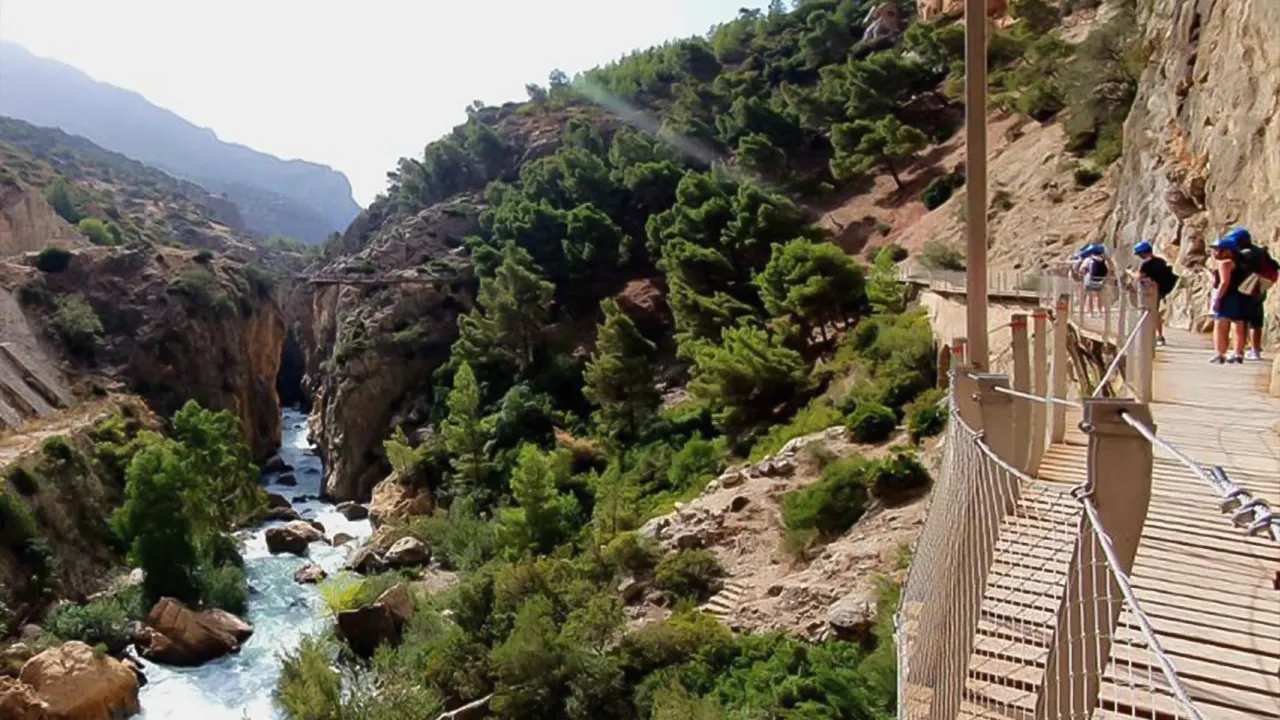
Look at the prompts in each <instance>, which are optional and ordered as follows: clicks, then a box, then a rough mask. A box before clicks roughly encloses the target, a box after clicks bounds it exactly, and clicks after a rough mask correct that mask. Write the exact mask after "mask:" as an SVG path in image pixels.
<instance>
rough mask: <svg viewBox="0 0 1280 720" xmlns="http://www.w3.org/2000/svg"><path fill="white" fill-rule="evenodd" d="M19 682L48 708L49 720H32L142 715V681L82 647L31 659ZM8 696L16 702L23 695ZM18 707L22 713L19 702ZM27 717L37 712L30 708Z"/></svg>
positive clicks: (107, 719) (62, 648) (15, 692)
mask: <svg viewBox="0 0 1280 720" xmlns="http://www.w3.org/2000/svg"><path fill="white" fill-rule="evenodd" d="M19 682H20V684H21V685H25V686H27V687H29V688H30V689H31V691H32V692H33V693H34V695H35V696H36V697H38V698H39V700H41V701H43V703H44V706H45V708H44V709H45V712H46V714H45V715H37V714H31V715H28V717H35V718H69V719H74V720H114V718H124V717H130V716H132V715H134V714H135V713H137V712H138V711H139V707H138V678H137V676H136V675H135V674H134V672H133V670H132V669H130V668H129V667H128V666H127V665H125V664H124V663H122V662H120V661H119V660H116V659H114V658H112V657H110V656H107V655H100V654H98V653H96V652H94V650H93V648H91V647H89V646H88V645H86V644H84V643H82V642H69V643H64V644H63V645H60V646H58V647H55V648H51V649H49V650H45V651H44V652H42V653H40V654H39V655H37V656H35V657H33V658H31V659H30V660H28V661H27V664H26V665H24V666H23V667H22V675H21V676H20V677H19ZM10 692H11V694H12V695H14V696H17V695H19V694H21V693H22V690H21V687H14V688H11V691H10ZM27 699H29V696H28V698H27ZM15 705H16V706H17V707H18V708H19V709H23V708H22V706H21V705H17V702H16V700H15ZM0 707H3V706H0ZM26 711H27V712H33V711H32V710H31V709H30V705H27V707H26ZM4 717H6V718H8V717H10V716H9V715H5V716H4ZM18 717H22V716H21V715H19V716H18Z"/></svg>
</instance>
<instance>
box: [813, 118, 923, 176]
mask: <svg viewBox="0 0 1280 720" xmlns="http://www.w3.org/2000/svg"><path fill="white" fill-rule="evenodd" d="M831 142H832V144H833V145H835V148H836V156H835V157H834V158H832V160H831V172H832V174H834V175H835V176H836V177H837V178H839V179H845V178H850V177H853V176H855V175H860V174H862V173H865V172H867V171H869V170H871V169H872V168H874V167H876V166H877V165H879V166H880V167H883V168H884V169H885V170H887V171H888V172H889V175H890V176H891V177H892V178H893V182H894V183H895V184H896V185H897V186H898V187H899V188H901V187H902V179H901V178H900V177H898V168H899V166H901V164H902V163H903V161H905V160H907V159H908V158H911V157H913V156H914V155H915V154H916V153H918V152H920V151H921V150H922V149H924V146H925V145H928V144H929V138H928V137H926V136H925V134H924V133H922V132H920V130H918V129H916V128H914V127H911V126H910V125H904V124H903V123H902V121H901V120H899V119H897V118H896V117H894V116H892V115H886V116H885V117H882V118H880V119H879V120H874V121H872V120H859V121H857V122H855V123H851V124H850V123H846V124H843V125H837V126H835V127H834V128H832V131H831Z"/></svg>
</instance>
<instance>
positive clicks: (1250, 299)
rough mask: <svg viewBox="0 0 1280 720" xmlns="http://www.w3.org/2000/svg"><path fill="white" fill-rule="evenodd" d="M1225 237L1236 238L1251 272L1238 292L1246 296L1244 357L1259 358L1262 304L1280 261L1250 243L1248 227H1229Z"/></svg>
mask: <svg viewBox="0 0 1280 720" xmlns="http://www.w3.org/2000/svg"><path fill="white" fill-rule="evenodd" d="M1226 237H1228V238H1232V239H1233V240H1235V243H1236V247H1237V248H1238V252H1239V254H1240V259H1241V262H1242V263H1243V264H1244V266H1245V267H1246V268H1247V269H1248V270H1249V272H1250V275H1249V277H1248V278H1245V281H1244V282H1243V283H1241V285H1240V292H1241V293H1242V294H1243V295H1244V296H1245V298H1246V305H1247V306H1248V316H1247V317H1246V318H1245V326H1246V327H1247V328H1248V331H1249V351H1248V353H1246V354H1245V359H1246V360H1261V359H1262V327H1263V325H1264V324H1265V319H1266V318H1265V317H1264V313H1263V307H1264V305H1265V304H1266V301H1267V290H1269V289H1271V286H1272V285H1273V284H1274V283H1275V282H1276V280H1277V277H1278V276H1280V264H1277V263H1276V261H1275V259H1274V258H1272V257H1271V253H1269V252H1267V249H1266V248H1265V247H1262V246H1261V245H1255V244H1254V243H1253V237H1252V236H1251V235H1250V234H1249V231H1248V230H1246V229H1244V228H1242V227H1237V228H1232V229H1231V231H1230V232H1228V233H1227V234H1226Z"/></svg>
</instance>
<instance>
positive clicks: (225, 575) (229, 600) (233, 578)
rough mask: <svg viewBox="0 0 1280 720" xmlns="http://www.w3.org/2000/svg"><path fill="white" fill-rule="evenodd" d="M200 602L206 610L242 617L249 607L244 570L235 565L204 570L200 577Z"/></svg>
mask: <svg viewBox="0 0 1280 720" xmlns="http://www.w3.org/2000/svg"><path fill="white" fill-rule="evenodd" d="M200 602H201V604H202V605H203V606H204V607H206V608H221V609H223V610H226V611H227V612H229V613H233V614H235V615H243V614H244V612H245V610H247V609H248V607H249V588H248V585H247V584H246V583H245V578H244V570H241V569H240V568H238V567H236V566H235V565H223V566H221V567H207V568H205V569H204V570H203V571H202V572H201V575H200Z"/></svg>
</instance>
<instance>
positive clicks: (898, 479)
mask: <svg viewBox="0 0 1280 720" xmlns="http://www.w3.org/2000/svg"><path fill="white" fill-rule="evenodd" d="M867 482H868V483H869V484H870V487H871V494H872V496H873V497H875V498H876V499H877V500H879V501H880V502H882V503H884V504H886V505H896V504H898V503H901V502H903V501H905V500H909V499H911V498H913V497H915V496H916V495H918V494H919V493H920V492H921V491H922V490H924V489H926V488H928V487H929V484H930V483H931V482H932V478H930V477H929V471H928V470H926V469H925V467H924V465H921V464H920V460H919V459H918V458H917V457H916V455H915V453H913V452H911V451H910V450H907V449H905V448H899V449H897V450H895V451H894V452H893V453H892V454H890V455H889V456H888V457H885V458H882V459H880V460H877V461H875V462H874V463H872V464H871V466H870V467H869V468H868V473H867Z"/></svg>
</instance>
